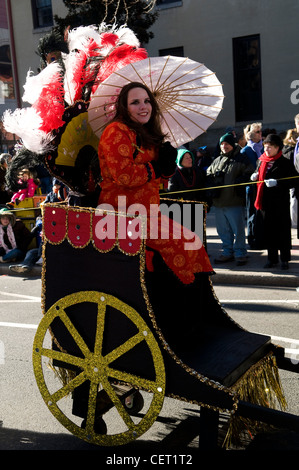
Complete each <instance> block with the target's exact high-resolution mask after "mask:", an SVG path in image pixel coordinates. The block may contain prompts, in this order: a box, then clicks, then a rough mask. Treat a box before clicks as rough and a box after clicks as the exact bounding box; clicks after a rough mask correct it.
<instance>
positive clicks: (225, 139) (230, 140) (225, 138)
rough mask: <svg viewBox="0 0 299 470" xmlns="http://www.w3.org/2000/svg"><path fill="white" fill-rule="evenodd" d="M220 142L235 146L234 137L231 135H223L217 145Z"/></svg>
mask: <svg viewBox="0 0 299 470" xmlns="http://www.w3.org/2000/svg"><path fill="white" fill-rule="evenodd" d="M222 142H227V143H228V144H229V145H231V146H232V147H235V144H236V141H235V138H234V136H233V135H232V134H230V133H229V132H228V133H227V134H224V135H223V136H222V137H221V139H220V141H219V143H220V144H222Z"/></svg>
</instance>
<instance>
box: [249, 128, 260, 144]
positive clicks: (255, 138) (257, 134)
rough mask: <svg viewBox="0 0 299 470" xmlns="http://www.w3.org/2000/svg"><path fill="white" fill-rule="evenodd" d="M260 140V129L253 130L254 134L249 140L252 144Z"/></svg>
mask: <svg viewBox="0 0 299 470" xmlns="http://www.w3.org/2000/svg"><path fill="white" fill-rule="evenodd" d="M261 139H262V129H259V128H258V127H257V128H256V129H254V134H253V136H252V138H251V140H252V142H259V141H260V140H261Z"/></svg>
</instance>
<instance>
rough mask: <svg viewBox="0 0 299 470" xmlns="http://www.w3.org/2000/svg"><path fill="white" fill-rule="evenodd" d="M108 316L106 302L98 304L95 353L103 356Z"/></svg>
mask: <svg viewBox="0 0 299 470" xmlns="http://www.w3.org/2000/svg"><path fill="white" fill-rule="evenodd" d="M105 317H106V304H98V315H97V330H96V336H95V344H94V353H95V354H96V355H97V356H101V354H102V347H103V336H104V327H105Z"/></svg>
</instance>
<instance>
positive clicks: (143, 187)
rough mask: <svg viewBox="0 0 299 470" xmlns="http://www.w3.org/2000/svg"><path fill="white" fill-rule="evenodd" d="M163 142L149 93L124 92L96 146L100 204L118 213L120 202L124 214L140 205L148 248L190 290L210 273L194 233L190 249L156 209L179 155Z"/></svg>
mask: <svg viewBox="0 0 299 470" xmlns="http://www.w3.org/2000/svg"><path fill="white" fill-rule="evenodd" d="M164 139H165V135H164V134H163V133H162V130H161V126H160V111H159V107H158V104H157V101H156V100H155V98H154V95H153V94H152V93H151V91H150V90H149V89H148V88H147V87H146V86H145V85H143V84H141V83H137V82H133V83H129V84H128V85H126V86H124V87H123V88H122V90H121V92H120V94H119V97H118V101H117V104H116V115H115V117H114V119H113V121H112V122H110V124H108V125H107V126H106V128H105V130H104V132H103V134H102V136H101V139H100V143H99V160H100V166H101V175H102V182H101V194H100V199H99V204H100V205H101V204H109V205H111V206H113V207H114V209H115V210H119V201H120V199H119V197H120V196H123V198H121V199H122V201H123V200H125V206H126V208H128V207H129V206H131V205H132V204H138V205H142V207H143V208H144V210H145V211H146V214H147V221H148V224H147V240H146V246H147V247H148V248H150V249H151V250H156V251H158V252H159V253H160V254H161V256H162V258H163V260H164V262H165V263H166V264H167V265H168V267H169V268H170V269H171V270H172V271H173V272H174V273H175V274H176V275H177V277H178V278H179V279H180V280H181V281H182V282H183V283H185V284H190V283H192V282H193V281H194V274H195V273H198V272H208V273H211V272H212V271H213V268H212V266H211V264H210V261H209V258H208V255H207V253H206V251H205V249H204V247H203V245H202V242H201V240H200V239H199V237H198V236H197V235H196V234H193V233H192V243H190V240H191V238H190V237H189V235H190V234H189V233H188V231H187V230H186V229H185V227H184V230H183V227H182V226H180V225H179V224H177V223H175V222H173V223H172V224H171V225H170V227H169V219H167V223H166V224H165V222H166V221H165V217H166V216H163V215H161V213H160V212H159V211H158V210H157V209H156V208H158V207H159V204H160V196H159V187H160V178H161V177H164V178H165V177H166V178H167V177H168V178H169V177H170V176H172V174H173V173H174V171H175V168H176V156H177V151H176V149H174V148H173V147H172V146H171V145H170V143H169V142H165V143H163V141H164ZM153 209H154V210H153ZM153 218H154V219H153ZM153 220H154V222H155V223H153ZM156 224H158V225H159V234H160V236H159V237H157V236H156V234H157V231H156V230H157V226H156ZM165 227H167V229H168V230H169V232H170V233H169V236H168V238H165V234H164V236H163V237H161V234H162V231H163V228H165ZM178 232H179V235H180V237H178ZM186 235H187V237H186ZM190 248H191V249H190ZM148 253H149V252H148V250H147V254H148ZM148 260H149V258H148V257H147V261H148ZM147 266H148V267H149V266H150V263H148V262H147Z"/></svg>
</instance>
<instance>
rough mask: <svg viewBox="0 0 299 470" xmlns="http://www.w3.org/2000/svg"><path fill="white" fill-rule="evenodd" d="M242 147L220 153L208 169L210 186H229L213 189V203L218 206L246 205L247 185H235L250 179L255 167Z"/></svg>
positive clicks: (237, 146)
mask: <svg viewBox="0 0 299 470" xmlns="http://www.w3.org/2000/svg"><path fill="white" fill-rule="evenodd" d="M240 150H241V147H240V146H239V145H236V146H235V148H234V149H233V150H232V151H231V152H229V153H227V154H220V155H219V157H217V158H215V160H214V161H213V163H212V164H211V165H210V166H209V167H208V169H207V184H208V186H209V187H214V186H228V187H227V188H220V189H216V190H213V191H212V199H213V205H214V206H216V207H233V206H245V201H246V189H245V188H246V186H245V185H242V186H234V185H237V184H239V183H246V182H249V181H250V176H251V174H252V173H253V172H254V167H253V165H252V164H251V163H250V160H249V159H248V157H247V156H246V154H245V153H243V154H242V153H241V152H240Z"/></svg>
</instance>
